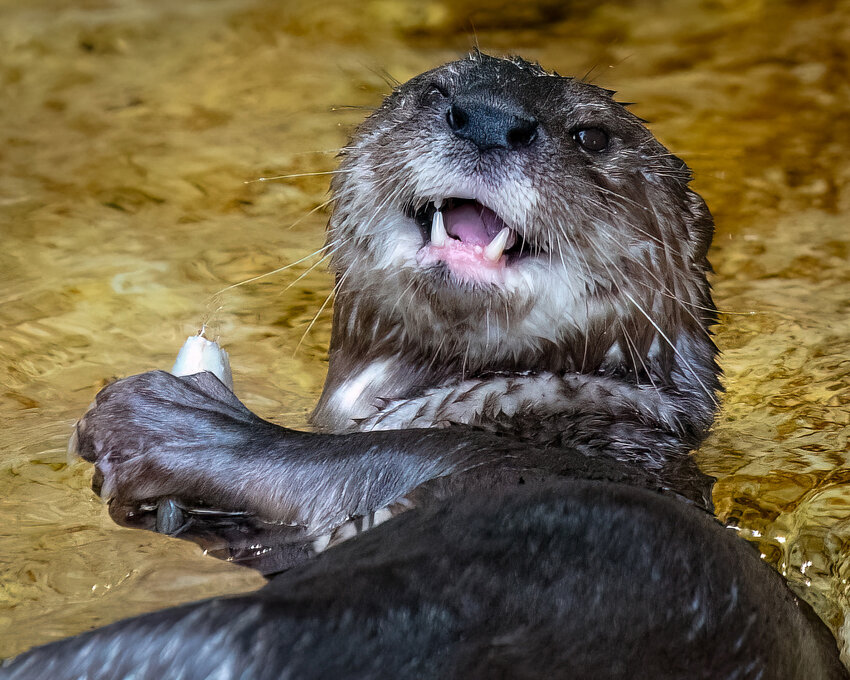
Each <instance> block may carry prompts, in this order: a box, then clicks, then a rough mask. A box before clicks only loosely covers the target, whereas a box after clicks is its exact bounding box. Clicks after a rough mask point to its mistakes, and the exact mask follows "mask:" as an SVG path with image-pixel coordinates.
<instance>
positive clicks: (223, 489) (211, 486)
mask: <svg viewBox="0 0 850 680" xmlns="http://www.w3.org/2000/svg"><path fill="white" fill-rule="evenodd" d="M72 444H73V446H74V448H76V450H77V452H78V453H79V455H80V456H82V457H83V458H85V459H86V460H88V461H90V462H92V463H94V464H95V466H96V474H95V482H94V486H95V490H96V491H98V492H99V493H100V494H101V495H103V496H104V497H106V498H108V499H110V501H111V507H112V510H113V516H116V519H117V520H118V521H119V522H120V521H121V520H122V517H123V519H125V520H126V519H127V515H130V514H132V513H133V512H137V511H138V509H139V508H144V507H145V506H147V507H151V506H155V505H156V504H157V503H158V502H159V501H160V500H161V499H169V502H173V499H177V501H178V502H179V503H180V504H182V505H184V506H185V507H193V508H198V507H201V508H209V509H217V510H224V511H228V513H229V514H227V513H225V514H224V516H229V517H230V519H229V520H223V521H224V522H225V525H227V522H230V523H231V524H230V525H229V526H233V522H237V523H238V522H239V520H238V517H240V515H238V514H234V513H242V515H241V516H242V517H246V516H250V517H252V518H257V519H259V520H261V521H264V522H267V523H268V524H269V525H272V526H277V527H280V528H281V531H284V530H285V531H287V532H291V533H292V535H293V537H294V539H297V540H298V541H301V542H304V541H309V540H311V538H313V537H318V536H322V535H324V534H326V533H328V532H329V531H332V530H333V529H335V528H337V527H338V526H340V525H342V524H343V523H344V522H346V521H348V520H349V519H350V518H352V517H358V516H365V515H368V514H370V513H373V512H375V511H376V510H379V509H381V508H384V507H386V506H388V505H390V504H392V503H393V502H395V501H397V500H399V499H400V498H403V497H404V496H406V495H407V494H408V493H409V492H411V491H412V490H413V489H416V488H417V487H419V486H420V485H422V484H424V483H426V482H428V481H430V480H434V479H438V478H442V477H446V476H449V475H452V474H455V473H460V472H463V471H465V470H469V469H471V468H475V467H476V466H479V465H482V464H485V463H487V464H496V463H498V462H499V461H500V460H506V459H509V458H510V459H513V458H514V457H515V456H516V455H517V452H515V451H513V452H511V451H510V450H509V449H511V446H510V445H508V444H506V443H505V442H504V441H503V440H501V439H499V438H496V437H493V436H492V435H486V434H485V433H478V434H476V433H474V432H473V433H470V432H468V431H463V432H459V431H447V430H430V431H428V430H407V431H396V432H380V433H352V434H346V435H332V434H313V433H305V432H298V431H294V430H290V429H287V428H283V427H280V426H277V425H274V424H273V423H269V422H267V421H265V420H262V419H261V418H259V417H257V416H256V415H254V414H253V413H251V412H250V411H249V410H248V409H247V408H246V407H245V406H244V405H243V404H242V403H241V402H240V401H239V400H238V399H237V398H236V397H235V396H234V395H233V393H232V392H231V391H230V390H229V389H227V388H226V387H225V386H224V385H223V384H222V383H221V382H220V381H219V380H218V379H217V378H216V377H215V376H213V375H212V374H210V373H199V374H195V375H191V376H185V377H175V376H173V375H171V374H169V373H165V372H163V371H153V372H150V373H144V374H141V375H137V376H133V377H130V378H126V379H124V380H119V381H117V382H115V383H113V384H112V385H110V386H108V387H106V388H105V389H104V390H103V391H101V392H100V394H98V396H97V398H96V402H95V405H94V407H93V408H92V409H91V410H90V411H89V412H88V413H87V414H86V415H85V416H84V417H83V419H82V420H81V421H80V422H79V424H78V426H77V430H76V434H75V437H74V442H73V443H72ZM514 448H515V447H514ZM211 514H213V513H211ZM233 518H237V519H233ZM245 521H247V520H245ZM122 523H123V522H122ZM126 523H129V524H132V523H133V522H132V521H127V522H126ZM210 525H215V518H214V514H213V520H211V523H210V522H208V523H207V526H210ZM219 525H221V523H219ZM149 528H153V527H149ZM190 537H191V536H190Z"/></svg>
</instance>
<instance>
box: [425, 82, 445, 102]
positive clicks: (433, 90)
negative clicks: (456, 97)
mask: <svg viewBox="0 0 850 680" xmlns="http://www.w3.org/2000/svg"><path fill="white" fill-rule="evenodd" d="M448 96H449V93H448V90H446V88H445V87H443V86H442V85H440V83H434V82H431V83H428V86H427V87H426V88H425V91H424V94H423V98H424V99H425V100H426V101H428V102H436V101H438V100H440V99H447V98H448Z"/></svg>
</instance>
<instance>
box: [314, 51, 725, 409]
mask: <svg viewBox="0 0 850 680" xmlns="http://www.w3.org/2000/svg"><path fill="white" fill-rule="evenodd" d="M612 94H613V93H612V92H609V91H607V90H603V89H601V88H599V87H596V86H593V85H590V84H588V83H585V82H582V81H580V80H575V79H572V78H564V77H560V76H558V75H557V74H554V73H548V72H546V71H544V70H543V69H542V68H541V67H540V66H538V65H536V64H532V63H529V62H527V61H524V60H522V59H518V58H510V59H501V58H495V57H490V56H486V55H483V54H480V53H475V54H472V55H470V56H469V57H467V58H466V59H462V60H459V61H456V62H452V63H449V64H446V65H445V66H442V67H440V68H437V69H434V70H432V71H429V72H427V73H424V74H422V75H420V76H417V77H415V78H413V79H412V80H410V81H409V82H407V83H405V84H404V85H401V86H400V87H398V88H397V89H396V90H395V91H394V92H393V93H392V94H391V95H390V96H389V97H387V99H386V100H385V101H384V102H383V104H382V105H381V107H380V108H379V109H377V110H376V111H375V112H374V113H373V114H372V115H371V116H369V118H368V119H367V120H366V121H365V122H364V123H363V124H362V125H361V126H360V127H359V128H358V130H357V131H356V133H355V135H354V137H353V139H352V141H351V143H350V145H349V146H348V147H347V148H346V149H345V151H344V154H343V161H342V164H341V166H340V168H339V171H338V173H337V175H336V177H335V180H334V182H333V192H334V199H335V204H334V212H333V216H332V217H331V220H330V226H329V231H328V244H329V247H330V248H331V249H332V252H333V269H334V271H335V273H336V277H337V291H336V297H335V303H334V304H335V315H334V330H333V338H332V344H331V356H330V362H331V365H330V373H329V377H328V383H327V385H326V390H325V392H326V395H327V394H328V393H329V391H332V390H334V389H336V388H337V387H338V386H339V385H340V384H341V381H343V380H351V376H352V375H362V382H364V384H365V383H368V384H370V385H373V386H374V389H372V390H365V391H362V390H361V391H358V392H357V394H358V395H361V394H362V395H363V397H364V398H366V399H370V398H371V399H374V398H375V397H384V398H391V397H404V396H412V395H413V394H415V393H416V391H417V390H421V389H422V388H423V387H428V386H434V385H439V384H442V383H444V382H446V381H451V380H456V379H459V378H461V377H462V376H463V377H470V376H480V375H486V374H488V373H492V372H503V371H513V372H521V371H555V372H570V371H572V372H582V373H600V372H601V373H604V374H608V375H616V376H619V377H622V378H623V379H624V380H630V381H633V382H636V383H640V382H646V381H651V382H652V383H653V384H656V385H670V386H671V387H672V388H675V387H676V385H678V384H679V383H681V384H682V386H683V387H686V388H687V387H688V386H689V385H694V384H696V383H703V384H704V387H705V388H706V389H705V390H703V391H704V392H713V390H714V389H715V388H716V379H715V374H716V366H715V365H714V360H713V357H714V349H713V345H712V344H711V341H710V339H709V337H708V333H707V327H708V325H709V324H710V323H711V321H712V320H713V314H714V311H713V306H712V303H711V298H710V294H709V289H708V284H707V282H706V278H705V274H706V271H707V270H708V269H709V265H708V262H707V260H706V250H707V248H708V245H709V242H710V239H711V233H712V220H711V216H710V214H709V212H708V210H707V208H706V207H705V204H704V202H703V201H702V199H700V198H699V197H698V196H697V195H696V194H695V193H694V192H693V191H692V190H691V189H689V187H688V182H689V181H690V171H689V169H688V168H687V166H686V165H685V164H684V163H683V162H682V161H681V160H680V159H678V158H676V157H675V156H673V155H672V154H670V153H669V152H668V151H667V150H666V149H665V148H664V147H663V146H662V145H661V144H660V143H658V141H656V140H655V138H654V137H653V136H652V134H651V133H650V132H649V131H648V130H647V129H646V128H645V127H644V125H643V124H642V121H641V120H640V119H639V118H637V117H635V116H634V115H632V114H631V113H630V112H629V111H628V110H627V109H626V108H625V107H624V105H622V104H620V103H618V102H616V101H614V99H613V98H612ZM361 406H362V404H361ZM321 408H322V405H321V404H320V410H321ZM358 412H359V411H358V408H357V407H356V408H354V409H353V413H354V414H356V413H358Z"/></svg>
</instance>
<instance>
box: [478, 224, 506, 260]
mask: <svg viewBox="0 0 850 680" xmlns="http://www.w3.org/2000/svg"><path fill="white" fill-rule="evenodd" d="M510 235H511V228H510V227H505V228H504V229H502V231H500V232H499V233H498V234H496V238H494V239H493V240H492V241H490V245H488V246H487V247H486V248H485V249H484V257H486V258H487V259H488V260H490V262H498V260H499V258H500V257H502V253H503V252H504V251H505V244H506V243H507V242H508V237H509V236H510Z"/></svg>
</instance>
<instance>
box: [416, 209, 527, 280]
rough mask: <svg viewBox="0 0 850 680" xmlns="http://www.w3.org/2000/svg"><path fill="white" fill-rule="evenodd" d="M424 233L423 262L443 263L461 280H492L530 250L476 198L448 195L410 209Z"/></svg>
mask: <svg viewBox="0 0 850 680" xmlns="http://www.w3.org/2000/svg"><path fill="white" fill-rule="evenodd" d="M410 217H412V218H413V219H414V220H415V221H416V223H417V224H418V225H419V228H420V229H421V230H422V234H423V236H424V245H423V247H422V249H421V250H420V251H419V253H418V254H417V261H418V262H419V264H420V265H422V266H427V265H433V264H438V263H444V264H445V265H446V266H447V267H448V269H449V270H450V271H452V273H454V274H455V275H456V276H457V277H458V278H460V279H462V280H470V281H477V282H485V283H495V282H498V281H500V280H501V278H502V273H503V270H504V268H505V267H506V266H508V265H509V264H511V263H513V262H514V261H516V260H518V259H520V258H523V257H525V256H527V255H528V254H529V248H528V246H527V244H525V243H524V241H523V239H522V237H521V236H520V235H519V234H518V233H517V232H516V231H515V230H514V229H512V228H511V227H510V226H508V225H507V224H505V222H504V220H502V218H501V217H499V215H498V214H496V212H494V211H493V210H491V209H490V208H488V207H486V206H484V205H482V204H481V203H479V202H478V201H476V200H473V199H465V198H447V199H443V200H442V201H439V202H438V203H435V202H433V201H432V202H429V203H428V204H426V205H425V206H423V207H422V208H420V209H419V210H416V211H413V210H411V212H410Z"/></svg>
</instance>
